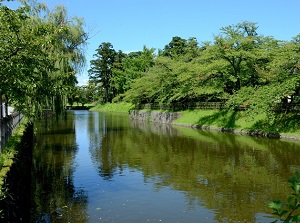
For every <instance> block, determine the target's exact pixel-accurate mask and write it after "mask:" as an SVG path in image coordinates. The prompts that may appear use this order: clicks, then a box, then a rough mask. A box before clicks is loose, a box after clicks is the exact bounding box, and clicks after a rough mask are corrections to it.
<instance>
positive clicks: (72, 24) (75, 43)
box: [0, 1, 87, 119]
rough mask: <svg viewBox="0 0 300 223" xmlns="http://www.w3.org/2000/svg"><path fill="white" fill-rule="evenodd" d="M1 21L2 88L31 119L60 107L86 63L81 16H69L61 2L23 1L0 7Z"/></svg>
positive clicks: (0, 83) (0, 71)
mask: <svg viewBox="0 0 300 223" xmlns="http://www.w3.org/2000/svg"><path fill="white" fill-rule="evenodd" d="M58 20H59V21H60V22H61V23H60V24H57V23H56V22H57V21H58ZM62 24H63V25H62ZM0 25H1V33H0V46H1V47H0V86H1V87H0V93H2V94H5V95H6V96H8V97H9V99H10V101H11V102H12V103H13V104H14V106H15V107H16V108H17V109H18V110H19V111H20V112H22V113H23V114H24V115H26V116H28V117H29V118H30V119H34V118H36V117H38V116H39V115H40V114H41V112H42V109H45V108H47V109H49V108H51V109H53V110H56V111H58V110H59V109H58V108H59V107H60V108H62V107H63V104H62V103H59V104H58V103H56V102H57V101H61V102H64V101H65V99H63V97H66V96H67V95H68V94H69V90H68V89H70V87H69V86H74V85H75V84H76V82H77V81H76V77H75V73H76V71H75V70H76V69H80V67H81V66H82V65H83V62H84V55H83V51H82V47H83V46H84V43H85V40H86V38H87V37H86V35H85V32H84V31H83V27H82V22H81V20H78V19H75V18H74V19H69V18H67V13H66V10H65V9H64V8H63V7H58V8H56V9H54V10H53V11H49V10H48V9H47V8H45V5H44V4H39V3H37V2H32V4H30V5H29V4H27V1H24V6H22V7H20V8H18V9H16V10H11V9H9V8H7V7H5V6H0ZM58 98H59V100H58Z"/></svg>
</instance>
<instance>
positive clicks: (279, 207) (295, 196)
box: [268, 172, 300, 222]
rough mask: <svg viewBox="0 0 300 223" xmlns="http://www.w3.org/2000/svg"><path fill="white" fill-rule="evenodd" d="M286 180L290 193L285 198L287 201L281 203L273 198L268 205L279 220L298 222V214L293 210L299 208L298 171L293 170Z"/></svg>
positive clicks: (299, 218)
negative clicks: (289, 185)
mask: <svg viewBox="0 0 300 223" xmlns="http://www.w3.org/2000/svg"><path fill="white" fill-rule="evenodd" d="M288 181H289V183H290V184H291V189H292V193H291V195H290V196H289V197H288V198H287V202H286V203H283V202H282V201H280V200H275V201H273V202H269V203H268V205H269V208H271V209H272V210H273V211H274V212H273V213H272V214H273V215H275V216H276V217H277V218H279V219H280V221H282V222H299V221H300V214H298V213H295V212H296V211H297V210H300V203H299V201H300V172H295V173H294V175H293V176H292V177H291V178H289V180H288ZM275 222H277V221H275Z"/></svg>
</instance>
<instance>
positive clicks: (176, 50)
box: [159, 36, 199, 61]
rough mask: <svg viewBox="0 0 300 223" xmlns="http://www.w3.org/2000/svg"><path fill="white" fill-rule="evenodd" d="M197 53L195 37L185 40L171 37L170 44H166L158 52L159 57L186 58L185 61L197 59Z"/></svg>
mask: <svg viewBox="0 0 300 223" xmlns="http://www.w3.org/2000/svg"><path fill="white" fill-rule="evenodd" d="M198 53H199V47H198V42H197V39H196V38H195V37H191V38H189V39H188V40H186V39H183V38H181V37H179V36H175V37H173V38H172V40H171V42H170V43H169V44H167V45H166V46H165V47H164V49H163V50H160V51H159V55H160V56H167V57H169V58H172V59H176V58H178V57H183V56H186V57H187V58H186V60H187V61H190V60H192V59H193V58H195V57H197V56H198Z"/></svg>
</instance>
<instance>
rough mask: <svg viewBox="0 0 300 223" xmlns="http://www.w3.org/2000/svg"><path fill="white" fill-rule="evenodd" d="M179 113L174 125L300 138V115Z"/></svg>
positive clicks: (125, 108)
mask: <svg viewBox="0 0 300 223" xmlns="http://www.w3.org/2000/svg"><path fill="white" fill-rule="evenodd" d="M132 109H134V105H132V104H130V103H124V102H121V103H107V104H98V105H96V106H95V107H93V108H92V109H91V110H92V111H105V112H123V113H128V112H129V111H130V110H132ZM145 110H147V109H145ZM147 111H150V110H147ZM153 111H154V110H153ZM165 112H169V111H165ZM180 113H181V114H182V115H181V117H180V118H179V119H177V120H175V121H174V123H175V124H184V125H200V126H211V127H221V128H229V129H236V130H249V131H251V130H252V131H254V130H260V131H263V132H266V133H285V134H289V135H294V136H300V115H299V114H297V113H289V114H284V113H280V114H275V115H274V117H273V119H270V118H268V117H267V115H266V114H265V113H262V114H258V115H256V116H254V117H253V115H252V116H251V115H249V114H248V113H247V112H246V111H234V110H204V109H203V110H200V109H195V110H186V111H181V112H180Z"/></svg>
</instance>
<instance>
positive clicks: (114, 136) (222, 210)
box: [90, 119, 300, 222]
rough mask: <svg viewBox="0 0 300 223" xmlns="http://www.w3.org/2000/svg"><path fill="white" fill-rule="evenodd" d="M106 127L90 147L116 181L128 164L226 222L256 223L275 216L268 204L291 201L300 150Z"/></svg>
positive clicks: (240, 139) (231, 138)
mask: <svg viewBox="0 0 300 223" xmlns="http://www.w3.org/2000/svg"><path fill="white" fill-rule="evenodd" d="M111 123H113V124H116V125H115V126H114V128H113V129H110V126H111ZM102 124H103V123H102ZM106 125H107V130H105V131H107V132H104V131H103V132H101V134H102V138H101V141H99V144H98V145H97V146H94V147H90V149H91V148H92V152H91V155H92V157H93V159H94V162H95V163H98V166H99V167H100V169H101V171H103V172H104V173H107V174H108V173H109V174H110V175H109V176H110V177H112V175H113V172H114V171H115V169H116V168H117V167H118V166H122V165H124V164H126V165H127V166H129V167H130V168H136V169H139V170H141V171H143V173H144V176H145V181H149V182H150V181H151V182H153V183H155V184H156V187H157V189H159V188H160V187H164V186H171V187H172V188H174V189H175V190H179V191H183V192H184V193H186V197H187V199H188V200H189V202H190V203H191V204H197V203H199V204H201V205H204V206H206V207H208V208H209V209H211V210H214V212H215V213H216V220H218V221H220V222H237V221H241V222H255V214H256V213H269V212H270V210H269V209H268V207H267V205H266V202H267V201H272V200H274V199H280V198H282V199H283V198H285V197H286V195H287V193H288V191H286V188H288V185H287V183H286V179H287V178H288V177H289V176H290V175H291V174H292V172H293V170H295V169H299V160H298V158H299V155H300V146H299V145H298V144H293V143H288V142H283V141H278V140H267V139H257V138H252V137H246V136H236V135H230V134H222V133H213V132H204V131H196V130H191V129H190V130H189V131H193V133H191V132H189V133H187V134H186V132H185V130H183V131H181V129H180V128H178V130H177V131H174V129H173V130H170V129H165V130H162V129H163V127H162V126H159V128H155V127H153V126H152V127H149V126H147V125H145V123H143V124H141V125H140V126H139V125H137V123H135V124H134V125H135V129H127V128H126V125H125V124H124V123H122V122H120V121H119V122H116V121H113V120H111V119H109V120H107V123H106ZM168 128H169V127H168ZM116 129H118V131H115V130H116ZM153 131H154V132H156V134H154V133H153ZM170 133H171V134H170ZM101 171H100V172H101ZM195 197H196V198H197V199H196V200H195Z"/></svg>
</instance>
